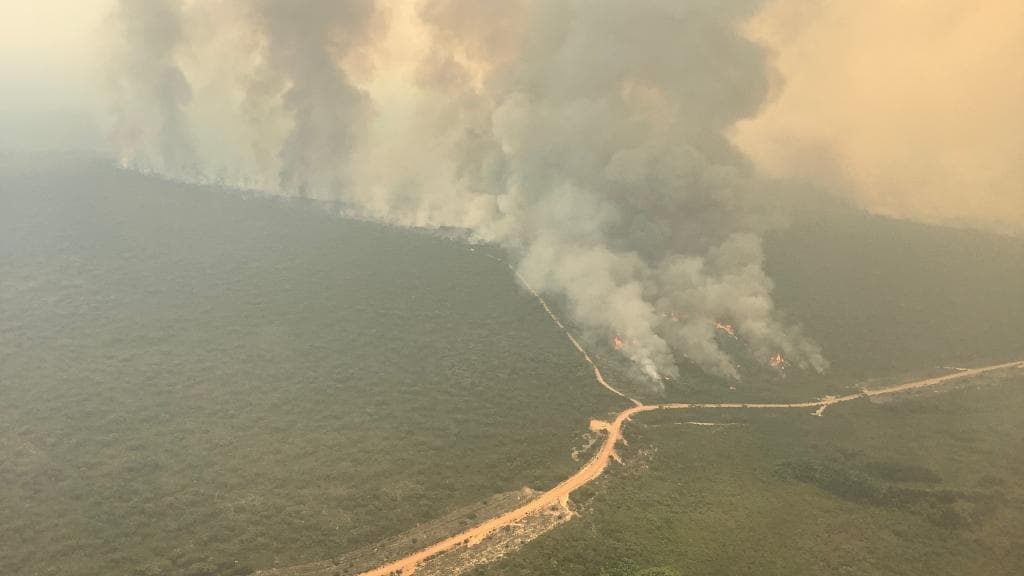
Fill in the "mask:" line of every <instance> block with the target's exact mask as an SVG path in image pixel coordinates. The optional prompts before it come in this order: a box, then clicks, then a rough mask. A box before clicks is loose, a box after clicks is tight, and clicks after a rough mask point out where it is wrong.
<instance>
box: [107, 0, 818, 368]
mask: <svg viewBox="0 0 1024 576" xmlns="http://www.w3.org/2000/svg"><path fill="white" fill-rule="evenodd" d="M234 5H235V6H236V7H237V8H236V11H237V12H238V14H239V15H238V17H232V18H231V20H232V21H233V22H238V21H244V22H246V23H247V24H246V26H247V27H248V29H247V30H246V31H245V33H244V34H245V36H246V37H248V38H249V39H251V40H252V42H251V45H254V46H258V53H259V58H258V59H257V61H256V62H255V64H252V65H240V66H239V67H238V68H239V69H241V70H246V73H245V74H243V75H241V76H240V77H239V79H238V81H237V86H236V88H235V89H236V90H238V91H240V92H242V93H243V94H244V96H243V97H242V98H241V99H240V100H239V102H240V103H239V110H237V111H233V112H232V114H233V115H234V117H235V118H236V119H237V121H238V122H243V123H263V122H266V123H271V124H273V123H282V122H283V123H284V125H287V126H288V129H287V130H285V131H282V132H281V133H280V137H279V138H278V139H277V140H276V141H273V142H268V139H267V138H265V137H263V138H260V139H258V141H257V142H256V143H255V145H258V146H263V147H266V146H268V145H270V146H272V147H273V148H274V149H275V150H276V154H277V158H278V160H279V172H280V175H281V178H280V179H279V180H278V181H277V182H276V183H271V184H270V185H271V186H272V187H275V188H276V191H278V192H282V193H302V194H308V195H310V196H313V197H319V198H329V199H339V200H343V201H344V202H345V203H346V205H348V206H350V207H351V210H353V211H355V212H357V213H359V214H361V215H362V216H367V217H373V218H377V219H381V220H384V221H388V222H393V223H398V224H403V225H410V226H425V227H455V228H459V229H463V230H466V231H467V234H468V235H469V236H470V237H471V238H473V239H475V240H479V241H486V242H494V243H498V244H501V245H502V246H504V247H505V248H507V249H508V250H509V252H510V253H512V254H513V255H514V257H515V258H516V259H517V262H518V264H517V266H518V271H519V273H520V274H521V275H522V276H523V278H525V279H526V280H527V281H528V282H529V283H530V284H531V285H532V286H534V287H535V288H537V289H539V290H541V291H543V292H545V293H548V294H553V295H558V296H561V297H562V298H563V299H564V302H565V303H566V306H567V308H568V310H569V311H570V312H571V314H572V316H573V318H574V319H575V320H576V321H577V323H578V324H579V325H580V326H581V327H582V328H583V329H584V331H585V332H586V333H587V334H588V335H590V336H591V337H592V338H593V339H595V340H603V341H605V342H610V341H611V340H612V338H613V337H618V338H619V339H621V341H622V346H621V353H622V354H624V355H626V356H627V357H628V358H629V359H630V360H632V363H633V365H634V366H635V367H636V371H637V374H638V376H641V380H644V381H649V382H653V383H655V385H656V386H657V385H660V384H659V383H660V379H661V378H663V377H672V376H675V375H677V374H678V366H679V365H680V363H684V362H690V363H694V364H696V365H697V366H699V367H701V368H703V369H704V370H706V371H708V372H710V373H713V374H717V375H720V376H723V377H728V378H738V377H739V375H740V372H739V371H738V369H737V363H738V362H739V361H740V359H739V358H736V357H734V356H735V354H736V352H735V347H730V350H733V352H732V353H730V352H727V351H726V350H725V349H724V348H723V346H722V345H721V344H722V338H723V336H722V334H721V333H720V332H717V331H716V329H715V324H716V322H728V323H730V324H732V325H733V326H734V327H735V330H736V334H737V336H738V337H739V338H740V339H741V340H742V342H743V343H744V344H745V346H744V350H745V352H743V353H741V354H743V355H746V356H747V361H753V362H755V363H760V364H763V365H766V366H767V365H768V364H769V362H770V359H771V358H772V356H774V355H775V354H779V353H782V354H784V355H786V357H787V359H788V360H789V362H790V363H791V364H794V365H799V366H802V367H804V368H808V369H815V370H823V369H824V368H825V366H826V362H825V361H824V359H823V358H822V357H821V354H820V352H819V350H818V349H817V347H816V346H814V345H813V344H812V343H810V342H808V341H807V340H806V339H804V338H803V337H802V336H801V335H800V333H799V331H798V330H797V329H795V328H794V327H791V326H787V325H785V324H784V323H782V322H780V321H779V319H778V318H777V314H776V312H775V310H774V309H773V304H772V299H771V291H772V284H771V281H770V279H769V278H767V276H766V275H765V273H764V269H763V254H762V249H761V235H762V233H763V232H765V231H766V230H767V229H768V228H769V227H771V226H772V225H773V223H774V222H775V215H774V214H773V213H772V210H771V209H770V206H772V204H773V202H772V199H771V198H772V192H773V190H772V188H773V184H771V183H769V182H765V181H763V180H760V179H758V178H757V177H756V176H755V175H754V173H753V169H752V167H751V166H750V165H749V163H748V161H747V160H746V158H745V157H744V156H743V155H741V154H740V153H738V152H737V151H736V149H735V148H734V147H733V145H732V144H731V143H730V141H729V140H728V139H727V137H726V133H727V132H728V130H729V128H730V127H731V126H732V125H733V124H735V123H736V122H737V121H739V120H741V119H743V118H745V117H748V116H750V115H752V114H754V113H755V112H756V111H757V110H758V108H759V106H760V105H761V104H762V102H763V101H764V99H765V98H766V96H767V92H768V87H769V81H768V80H769V72H768V67H767V65H766V61H765V56H764V52H763V50H762V49H761V48H760V47H759V46H758V45H756V44H755V43H753V42H752V41H750V40H748V39H746V38H744V37H743V36H742V35H741V34H740V33H739V25H740V24H741V23H742V22H744V21H746V20H747V19H749V18H750V17H751V16H752V15H753V14H754V13H755V11H756V9H757V8H758V2H756V1H754V0H743V1H735V2H727V3H726V2H720V1H718V0H647V1H644V2H624V1H613V0H420V1H415V0H406V1H401V0H395V1H392V2H384V1H382V0H381V1H378V2H377V3H374V2H372V1H371V0H364V1H347V2H327V1H324V2H302V3H292V2H283V1H279V0H255V1H253V2H237V3H236V4H234ZM221 7H223V5H221ZM190 10H191V11H195V13H191V14H180V12H175V15H176V16H178V17H179V20H178V22H186V21H189V20H194V21H209V19H210V18H224V17H225V16H224V14H230V12H231V11H230V10H229V11H227V12H220V13H219V14H220V16H212V15H211V14H212V12H211V11H210V10H209V9H208V8H204V7H203V6H202V5H201V3H198V4H196V5H194V7H193V8H190ZM203 10H206V13H205V14H203V13H201V12H202V11H203ZM175 29H177V28H176V27H175ZM126 38H128V39H129V40H130V41H134V42H143V41H145V40H146V39H145V38H137V37H135V36H133V35H131V34H128V35H127V36H126ZM180 38H181V34H180V32H177V33H175V34H174V35H173V39H174V40H175V42H170V43H164V44H166V45H167V46H165V48H164V49H163V50H160V51H158V52H156V53H155V54H154V56H155V57H156V60H155V61H154V64H157V65H158V66H159V68H161V69H164V68H166V69H171V70H178V68H176V67H175V66H174V60H173V53H174V47H175V44H176V42H178V41H179V40H180ZM200 44H201V43H200ZM242 44H243V45H246V44H247V43H245V42H243V43H242ZM191 50H192V51H198V52H202V50H203V47H202V46H201V45H200V46H192V47H191ZM227 57H228V56H226V55H224V54H223V53H221V54H209V55H208V56H207V58H208V59H217V58H221V59H223V58H227ZM237 57H238V59H239V61H245V58H244V57H243V56H237ZM203 60H204V59H202V58H199V59H197V62H202V61H203ZM196 66H197V68H199V67H201V65H196ZM195 76H196V77H197V78H198V77H203V74H201V73H198V72H197V73H196V74H195ZM143 80H145V78H143ZM219 81H220V82H223V79H222V78H221V79H220V80H219ZM183 82H184V80H183ZM143 84H144V85H148V84H147V83H146V82H143ZM186 85H187V83H186ZM206 91H209V90H208V89H207V88H204V87H201V88H200V89H199V92H200V93H204V92H206ZM134 93H136V94H137V95H138V96H139V97H141V98H144V99H145V98H148V97H151V96H152V95H151V94H149V93H148V92H146V91H145V90H144V89H137V90H136V91H135V92H134ZM227 100H228V99H224V101H227ZM174 103H175V104H176V108H174V110H175V111H177V112H178V114H177V117H176V120H177V121H180V122H182V123H183V125H182V127H181V128H180V131H181V133H182V134H188V129H187V128H186V127H185V124H184V123H186V122H187V118H185V117H184V115H183V114H181V107H182V106H184V100H181V99H177V100H175V101H174ZM197 106H201V104H198V105H197ZM252 110H259V111H260V117H255V115H254V114H252ZM243 132H245V130H234V131H233V133H243ZM249 132H250V133H253V134H255V133H258V132H259V131H258V130H251V129H250V130H249ZM146 150H147V151H148V152H150V153H156V154H162V153H164V150H163V149H159V148H157V149H150V148H146ZM211 156H213V154H211ZM202 160H203V164H204V165H208V166H213V165H218V164H219V163H223V159H221V158H214V157H210V158H203V159H202ZM159 164H160V165H161V166H164V167H165V169H167V170H173V169H174V166H173V165H171V164H169V163H168V162H166V159H165V160H164V161H163V162H160V163H159ZM253 169H254V170H258V169H259V167H254V168H253ZM236 171H238V172H244V171H245V170H244V169H241V170H236Z"/></svg>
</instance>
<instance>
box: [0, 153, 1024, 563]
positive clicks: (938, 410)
mask: <svg viewBox="0 0 1024 576" xmlns="http://www.w3.org/2000/svg"><path fill="white" fill-rule="evenodd" d="M57 165H58V167H56V168H55V167H54V163H53V161H52V158H50V159H47V160H46V161H45V162H42V163H39V162H36V163H32V162H29V163H25V162H24V161H23V160H22V159H18V160H17V161H14V160H11V159H0V518H3V519H4V521H3V522H2V523H0V572H3V573H6V574H14V575H27V574H33V575H35V574H62V575H76V574H81V575H85V574H139V575H146V574H170V575H191V576H200V575H209V574H232V573H234V574H245V573H248V572H251V571H252V570H254V569H259V568H266V567H271V566H275V565H278V566H284V565H289V564H296V563H301V562H306V561H310V560H319V559H323V558H329V557H333V556H338V555H340V554H344V553H345V552H348V551H351V550H356V549H358V548H361V547H363V546H365V545H368V544H372V543H374V542H377V541H379V540H383V539H385V538H386V537H388V536H391V535H394V534H397V533H399V532H402V531H404V530H407V529H409V528H412V527H414V526H416V525H417V524H419V523H422V522H426V521H429V520H431V519H435V518H438V517H441V516H443V515H445V513H447V512H450V511H452V510H455V509H457V508H459V507H461V506H465V505H468V504H471V503H473V502H478V501H481V500H482V499H485V498H487V497H489V496H491V495H493V494H497V493H500V492H504V491H508V490H514V489H518V488H520V487H522V486H524V485H528V486H530V487H532V488H537V489H542V488H545V487H550V486H552V485H554V484H555V483H557V482H558V481H559V480H561V479H563V478H565V477H567V476H569V475H570V474H571V473H572V472H573V471H574V470H575V469H576V468H577V467H578V466H579V462H577V461H575V460H573V458H572V457H571V454H572V450H573V449H574V448H580V447H582V446H583V445H584V442H585V440H584V438H583V434H584V433H585V431H586V430H587V422H588V419H589V418H590V417H592V416H596V417H602V418H604V417H607V416H608V415H609V414H610V413H611V412H614V411H617V410H619V409H622V408H623V407H625V403H624V402H623V401H622V399H621V398H617V397H615V396H612V395H611V394H609V393H608V392H607V391H606V390H604V389H603V388H601V387H599V386H597V385H596V383H595V382H594V381H593V377H592V373H591V371H590V368H589V366H587V365H586V364H585V363H584V362H582V361H581V359H580V357H579V356H578V355H577V353H576V351H575V350H574V349H573V348H572V346H571V344H570V343H569V342H568V340H567V339H566V338H565V335H564V334H563V333H561V332H560V331H559V330H558V329H557V328H556V327H555V326H554V325H553V324H552V323H551V321H550V319H549V318H548V317H547V315H546V314H545V313H544V311H543V310H542V309H541V308H540V306H539V305H538V303H537V302H536V300H535V299H533V298H532V296H530V295H529V294H528V293H526V292H525V291H524V290H523V289H521V288H520V287H518V286H517V284H516V282H515V280H514V278H513V276H512V274H511V272H510V271H509V270H508V269H507V267H505V266H504V265H503V264H502V263H500V262H497V261H495V260H493V259H491V258H489V257H487V255H488V254H489V253H494V254H497V252H493V250H492V249H491V248H488V247H480V246H478V247H475V248H474V249H472V250H471V249H470V247H469V246H468V245H466V244H465V243H462V242H460V241H457V240H452V239H450V238H445V237H444V236H443V235H442V234H438V233H425V232H415V231H408V230H400V229H395V228H390V227H386V226H380V225H376V224H371V223H365V222H357V221H352V220H346V219H341V218H338V217H337V216H335V215H333V214H331V213H330V212H329V211H328V210H327V209H326V208H325V207H324V206H321V205H314V204H311V203H307V202H302V201H283V200H279V199H276V200H275V199H268V198H261V197H256V196H252V195H245V194H241V193H238V192H227V191H224V190H221V189H218V188H216V187H195V186H186V185H181V184H174V183H170V182H166V181H162V180H159V179H156V178H152V177H147V176H142V175H138V174H130V173H126V172H122V171H118V170H116V169H114V168H112V167H110V166H108V165H106V164H104V163H102V162H95V161H88V160H82V159H79V158H74V157H68V158H65V159H63V160H62V161H61V162H59V163H58V164H57ZM767 257H768V269H769V273H770V274H771V275H772V277H773V279H774V281H775V284H776V289H775V293H776V301H777V304H778V306H779V307H780V309H781V310H782V311H783V312H784V314H785V315H786V316H788V317H789V318H790V319H791V320H793V321H795V322H798V323H800V324H801V325H803V327H804V329H805V331H806V333H807V334H808V335H810V336H811V337H812V338H813V339H815V340H816V341H817V342H819V343H820V344H821V345H822V347H823V349H824V350H825V353H826V356H828V358H829V359H830V360H831V362H832V368H831V370H830V371H829V372H828V373H826V374H825V375H818V374H807V373H801V372H799V371H796V370H792V369H790V370H786V371H783V372H782V373H779V372H776V371H771V370H764V369H760V368H757V367H755V366H754V365H753V364H750V365H747V366H745V368H744V375H745V378H744V379H743V381H741V382H738V383H736V382H725V381H721V380H717V379H714V378H709V377H707V376H705V375H703V374H700V373H699V372H697V371H695V370H689V369H687V368H686V367H685V366H684V369H683V377H682V378H680V379H679V380H677V381H673V382H669V383H667V385H666V389H665V392H664V394H657V393H654V392H652V389H651V388H650V387H649V386H645V385H643V384H642V383H632V384H630V383H629V382H627V381H625V379H624V378H625V377H624V376H623V374H624V372H625V370H624V367H623V366H622V365H621V363H620V362H621V360H620V359H619V358H617V357H616V355H615V354H614V353H613V352H612V351H611V350H610V347H609V346H608V343H606V342H601V341H596V340H593V339H591V340H590V341H589V343H590V346H591V347H592V349H593V351H594V354H595V356H596V358H597V359H598V361H599V363H601V364H602V366H603V367H605V368H606V372H607V375H608V376H609V377H610V378H612V379H613V380H614V381H615V382H616V383H617V384H619V385H623V386H625V387H627V388H630V391H631V392H635V393H636V394H637V395H640V396H641V397H644V398H645V399H648V400H665V401H671V400H692V401H706V400H716V401H719V400H725V401H729V400H757V399H771V400H807V399H810V398H813V397H816V396H821V395H823V394H826V393H831V392H836V391H842V390H847V389H850V388H851V387H854V386H856V385H859V384H863V383H865V382H871V383H873V384H880V383H884V382H891V381H896V380H901V379H909V378H911V377H913V376H917V375H923V374H929V373H933V372H935V371H936V370H941V369H942V368H941V367H942V366H944V365H949V364H960V363H962V364H969V365H978V364H984V363H990V362H996V361H1002V360H1008V359H1013V358H1017V357H1021V356H1024V330H1021V329H1020V328H1021V327H1022V326H1024V298H1021V297H1020V295H1021V294H1024V244H1022V243H1021V242H1020V241H1018V240H1013V239H1007V238H1003V237H998V236H991V235H987V234H982V233H976V232H966V231H955V230H949V229H941V228H934V227H927V226H920V225H914V224H907V223H904V222H897V221H893V220H888V219H884V218H876V217H869V216H866V215H863V214H859V213H854V212H851V211H848V210H844V209H842V208H837V207H819V208H816V211H815V212H813V213H807V214H798V215H797V217H796V220H795V222H794V223H793V225H792V226H790V227H789V228H787V229H786V230H785V231H782V232H779V233H777V234H776V235H774V236H773V237H771V238H770V239H769V242H768V243H767ZM555 305H556V307H557V302H556V303H555ZM726 344H728V342H726ZM1015 382H1016V383H1017V384H1021V383H1022V382H1020V378H1019V377H1018V379H1017V380H1016V381H1006V382H1001V383H998V382H997V383H993V384H992V385H991V386H983V387H981V388H979V389H977V390H975V389H973V388H965V389H963V390H960V391H957V392H954V393H949V394H941V395H935V396H932V395H924V396H920V397H915V398H914V399H911V400H906V401H902V400H901V401H898V402H891V403H887V404H882V405H874V404H870V403H868V402H856V403H853V404H850V405H844V406H842V407H837V408H836V409H834V410H830V411H829V412H828V413H827V417H826V418H823V419H818V418H813V417H811V416H807V415H805V414H803V413H800V414H796V413H791V412H786V413H779V414H775V413H763V414H743V415H738V414H736V415H733V414H726V415H723V414H715V415H700V414H691V413H679V414H671V415H669V414H666V415H661V414H657V415H655V414H651V415H644V416H643V419H642V421H639V420H638V421H637V422H635V423H631V424H629V425H628V427H627V430H626V437H627V438H628V440H629V447H628V449H626V450H625V451H624V456H626V459H627V462H628V463H629V466H628V467H627V468H625V469H614V468H613V472H612V473H611V474H610V475H608V476H607V477H606V478H603V479H602V480H601V481H599V482H598V483H597V484H596V485H592V486H588V487H586V488H584V489H583V490H582V491H581V493H580V494H579V495H578V498H577V501H578V502H579V504H580V505H581V506H582V507H583V515H582V518H581V519H579V520H575V521H573V522H570V523H569V524H568V525H566V526H565V527H562V528H559V529H556V531H555V532H553V533H552V534H551V535H550V536H548V537H544V538H542V539H540V540H538V541H537V542H535V543H533V544H531V545H529V546H527V547H526V548H525V549H524V551H523V552H522V554H517V555H516V556H515V557H513V558H509V559H507V560H506V561H505V562H503V563H500V564H497V565H494V566H492V567H488V568H485V569H482V570H481V573H486V574H553V573H557V574H568V575H571V574H588V575H590V574H605V575H607V576H633V575H635V574H644V575H646V576H662V575H668V574H675V573H679V574H716V573H722V574H726V573H729V574H735V573H750V574H766V573H779V574H796V573H847V572H848V573H856V574H864V573H906V574H917V573H920V574H930V573H950V574H954V573H965V572H970V573H986V574H1001V573H1007V574H1009V573H1013V572H1007V571H1006V569H1007V568H1008V567H1012V566H1013V562H1017V564H1016V565H1017V566H1018V567H1019V566H1020V565H1021V564H1020V563H1021V558H1020V556H1019V550H1021V549H1024V545H1021V543H1022V537H1024V536H1022V535H1021V534H1020V530H1019V527H1020V526H1022V525H1024V521H1022V518H1024V512H1022V510H1021V508H1020V503H1021V498H1022V497H1024V492H1022V487H1021V486H1020V484H1019V482H1018V481H1017V480H1016V479H1017V478H1020V477H1022V475H1021V472H1024V463H1022V461H1021V460H1020V458H1021V456H1020V454H1024V450H1021V448H1022V447H1024V437H1021V435H1020V433H1019V432H1015V431H1014V430H1015V429H1016V430H1020V429H1022V427H1021V426H1020V424H1021V417H1020V414H1021V411H1020V408H1022V407H1024V406H1021V404H1022V403H1024V393H1022V392H1021V391H1020V386H1016V385H1015ZM730 387H732V388H733V389H731V388H730ZM723 417H725V418H727V419H728V421H729V422H730V423H731V424H733V425H730V426H725V427H697V426H693V425H688V424H685V421H696V420H713V419H716V418H717V419H721V418H723ZM1014 545H1016V548H1014ZM1013 550H1017V552H1013ZM1014 554H1016V555H1014ZM918 567H920V569H918ZM976 568H977V569H976ZM929 570H931V571H929ZM943 571H944V572H943Z"/></svg>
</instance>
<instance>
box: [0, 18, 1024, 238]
mask: <svg viewBox="0 0 1024 576" xmlns="http://www.w3.org/2000/svg"><path fill="white" fill-rule="evenodd" d="M203 3H204V0H195V1H193V2H189V3H187V4H194V5H200V4H203ZM209 3H210V4H213V3H214V2H212V1H211V2H209ZM114 4H115V0H34V1H31V2H22V1H16V0H4V1H3V2H2V5H0V91H2V98H0V124H2V127H3V130H0V147H50V146H62V145H63V146H72V147H74V146H93V147H95V146H100V145H102V144H103V143H104V134H105V131H107V130H108V128H106V126H108V125H109V115H108V112H109V106H108V105H107V104H106V103H105V101H104V85H105V84H104V83H105V74H106V72H105V70H104V56H105V54H106V53H107V52H106V51H107V50H108V48H109V43H110V35H111V31H110V26H109V13H110V11H111V9H112V7H113V5H114ZM389 4H392V5H398V6H402V5H403V4H407V3H404V2H402V0H393V1H391V2H389ZM403 10H404V12H405V17H403V18H397V19H394V20H393V21H397V22H404V24H402V25H403V26H407V25H408V22H409V14H411V13H412V12H411V11H410V10H408V9H407V7H406V8H405V9H403ZM407 29H408V30H413V29H414V28H407ZM746 30H747V33H748V34H749V36H750V37H751V38H753V39H755V40H756V41H758V42H760V43H762V44H763V45H765V46H766V47H767V49H768V50H769V51H770V55H771V58H770V62H771V64H772V65H773V66H774V67H775V69H776V74H777V81H776V82H775V85H774V87H773V92H772V95H771V97H770V98H769V100H768V101H767V102H765V104H764V106H763V107H762V109H761V110H760V112H759V113H757V114H755V115H754V116H752V117H751V118H748V119H747V120H744V121H741V122H740V123H739V125H738V126H737V127H736V129H735V130H734V132H733V141H734V142H735V143H736V144H737V145H738V146H739V147H740V148H741V149H742V151H743V152H744V153H746V154H747V155H749V156H750V157H751V158H752V159H754V160H755V162H756V165H757V166H758V168H759V169H760V170H761V171H762V172H764V173H766V174H770V175H774V176H787V177H797V178H804V179H809V180H812V181H814V182H816V183H818V184H820V185H822V186H823V187H825V188H827V189H829V190H830V191H832V192H836V193H839V194H842V195H845V196H847V197H849V198H852V199H854V201H855V202H857V203H858V204H860V205H862V206H864V207H867V208H869V209H871V210H874V211H877V212H882V213H887V214H894V215H898V216H903V217H909V218H916V219H924V220H929V221H940V222H954V223H955V222H961V223H967V224H974V225H983V226H993V227H997V228H1001V229H1016V230H1018V231H1019V230H1020V229H1021V228H1022V227H1024V66H1022V65H1021V62H1024V2H1021V1H1019V0H905V1H900V2H892V1H889V0H832V1H827V2H826V1H823V0H768V1H766V2H765V4H764V5H763V7H762V8H761V9H760V13H759V14H758V16H756V17H755V18H754V19H753V21H752V22H751V23H750V24H749V25H748V26H747V28H746ZM396 36H400V35H395V34H391V35H382V36H381V37H382V38H385V37H386V38H387V41H386V42H387V46H382V47H380V48H378V49H377V52H378V56H380V55H382V54H384V55H388V54H390V56H391V57H393V58H394V59H395V61H401V62H403V65H405V66H406V68H403V74H405V73H406V72H405V70H406V69H407V67H408V66H407V65H408V62H409V61H410V59H414V58H415V55H414V54H411V53H410V50H413V51H414V49H415V47H416V46H422V43H423V41H424V40H423V38H420V37H417V38H415V39H414V40H413V41H411V42H402V41H401V38H399V39H398V40H396ZM385 60H386V59H385ZM396 76H399V75H396V74H394V73H389V72H388V71H387V70H382V69H377V70H376V72H375V73H373V74H370V75H369V76H368V77H366V78H361V79H357V80H359V81H361V82H364V83H367V82H376V84H377V91H378V93H380V94H381V95H382V96H384V95H386V96H387V97H388V98H391V99H394V98H401V84H400V82H399V83H397V84H396V83H395V81H394V79H395V78H396ZM382 78H387V80H382ZM697 81H699V79H698V80H697ZM388 83H390V84H388ZM385 84H387V85H385ZM193 88H197V87H193ZM201 88H202V87H201V86H200V87H198V89H201Z"/></svg>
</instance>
